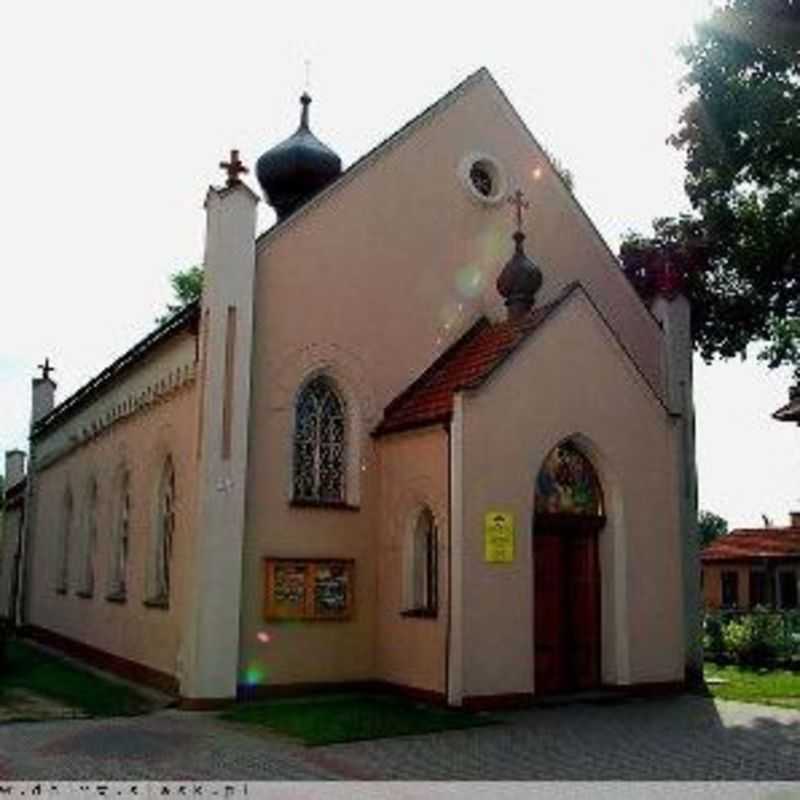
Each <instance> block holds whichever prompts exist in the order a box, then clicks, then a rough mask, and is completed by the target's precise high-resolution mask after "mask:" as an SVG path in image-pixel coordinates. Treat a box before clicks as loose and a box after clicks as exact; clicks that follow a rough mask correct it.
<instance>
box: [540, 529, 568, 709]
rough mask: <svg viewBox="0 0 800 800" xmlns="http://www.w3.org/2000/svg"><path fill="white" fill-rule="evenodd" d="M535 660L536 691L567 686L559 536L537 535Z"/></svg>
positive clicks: (553, 689) (557, 689) (561, 562)
mask: <svg viewBox="0 0 800 800" xmlns="http://www.w3.org/2000/svg"><path fill="white" fill-rule="evenodd" d="M533 542H534V553H533V563H534V594H535V597H534V626H535V627H534V643H535V652H534V661H535V676H534V677H535V681H536V683H535V687H536V693H537V694H555V693H558V692H561V691H564V689H565V688H566V684H565V678H566V670H567V663H566V655H567V653H566V635H565V634H566V631H565V622H566V620H565V614H564V611H565V608H564V602H563V598H562V597H561V592H562V590H563V588H564V587H563V578H562V575H563V572H564V564H563V560H564V559H563V548H562V546H561V545H562V541H561V538H560V537H559V536H547V535H541V536H535V537H534V539H533Z"/></svg>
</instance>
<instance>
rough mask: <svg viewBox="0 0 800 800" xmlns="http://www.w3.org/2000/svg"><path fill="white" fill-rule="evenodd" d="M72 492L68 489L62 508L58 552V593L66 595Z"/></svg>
mask: <svg viewBox="0 0 800 800" xmlns="http://www.w3.org/2000/svg"><path fill="white" fill-rule="evenodd" d="M72 510H73V501H72V490H71V489H70V488H69V487H67V490H66V491H65V492H64V501H63V504H62V508H61V530H60V532H59V533H60V536H59V540H58V548H57V552H56V581H55V583H56V591H57V592H59V593H60V594H64V593H65V592H66V591H67V584H68V583H69V549H70V539H71V537H72V513H73V511H72Z"/></svg>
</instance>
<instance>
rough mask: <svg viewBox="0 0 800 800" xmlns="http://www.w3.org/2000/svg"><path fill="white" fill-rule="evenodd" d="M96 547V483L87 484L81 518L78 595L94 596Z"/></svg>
mask: <svg viewBox="0 0 800 800" xmlns="http://www.w3.org/2000/svg"><path fill="white" fill-rule="evenodd" d="M96 547H97V481H96V480H92V481H91V483H90V484H89V494H88V497H87V499H86V512H85V515H84V518H83V559H82V560H83V565H82V569H81V573H80V585H79V587H78V594H79V595H81V596H82V597H91V596H92V595H93V594H94V555H95V549H96Z"/></svg>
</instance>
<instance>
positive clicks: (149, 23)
mask: <svg viewBox="0 0 800 800" xmlns="http://www.w3.org/2000/svg"><path fill="white" fill-rule="evenodd" d="M708 8H709V2H708V0H671V2H669V3H665V2H663V0H633V1H631V2H629V1H628V0H606V2H604V3H576V2H572V3H569V2H562V3H553V2H540V1H537V0H532V1H529V2H527V3H519V2H505V1H504V0H495V2H493V3H490V4H487V3H481V4H477V3H470V2H457V3H455V2H450V0H438V2H436V3H432V2H427V3H419V2H413V1H412V0H409V1H407V2H405V3H402V4H374V3H373V4H369V5H367V4H362V3H360V2H359V3H355V2H343V3H315V2H311V0H309V1H308V2H305V3H302V4H292V3H281V4H278V3H272V2H270V3H268V2H263V0H262V2H238V1H237V0H228V1H227V2H225V3H224V4H223V3H204V2H199V0H194V2H190V3H189V2H182V1H181V0H172V1H171V2H169V3H165V2H148V0H141V2H137V3H128V4H122V3H108V2H88V1H86V0H70V2H69V3H64V2H37V0H26V2H25V3H3V4H2V5H1V6H0V75H1V76H2V79H0V80H2V93H1V94H0V98H1V99H0V102H1V103H2V105H3V124H2V126H0V155H1V156H2V171H1V172H0V174H2V176H3V180H4V191H3V192H2V193H0V214H2V220H3V223H2V225H1V226H0V449H2V450H7V449H10V448H12V447H20V448H22V449H27V442H26V439H27V426H28V419H29V414H30V379H31V377H32V376H33V375H34V373H35V367H36V365H37V364H39V363H41V361H42V359H43V358H44V357H45V356H49V358H50V359H51V361H52V363H53V364H54V365H55V366H56V370H57V371H56V373H55V375H54V378H55V379H56V381H57V382H58V398H60V399H63V398H65V397H67V396H68V395H69V394H70V393H71V392H73V391H75V389H77V388H78V387H79V386H80V385H82V384H83V383H85V382H86V381H87V380H89V379H90V378H91V377H92V376H93V375H95V374H96V373H97V372H99V371H100V370H101V369H102V368H103V367H104V366H106V365H107V364H108V363H109V362H110V361H111V360H113V359H114V358H115V357H116V356H118V355H119V354H121V353H122V352H124V351H125V350H126V349H128V347H130V346H131V345H132V344H133V343H134V342H135V341H136V340H138V339H139V338H141V337H142V336H144V335H145V334H146V333H148V331H149V330H150V329H151V328H152V327H153V322H154V320H155V318H156V317H157V316H158V315H159V314H160V313H162V312H163V309H164V306H165V304H166V302H167V301H168V300H169V299H170V295H171V292H170V288H169V282H168V279H169V275H170V274H171V273H173V272H174V271H175V270H177V269H182V268H185V267H187V266H189V265H192V264H197V263H200V262H201V260H202V248H203V228H204V215H203V208H202V203H203V197H204V194H205V191H206V189H207V187H208V185H209V184H211V183H215V184H218V183H220V182H221V176H220V171H219V169H218V166H217V165H218V162H219V161H220V160H222V159H223V158H224V157H226V156H227V154H228V153H229V151H230V148H232V147H238V148H239V150H240V151H241V154H242V158H243V160H244V161H245V163H249V164H251V165H252V163H253V162H254V161H255V159H256V158H257V157H258V156H259V155H260V154H261V153H262V152H263V151H264V150H265V149H267V148H268V147H270V146H271V145H273V144H276V143H277V142H279V141H281V140H282V139H284V138H286V136H288V135H289V134H291V133H292V132H293V131H294V129H295V127H296V125H297V118H298V96H299V94H300V93H301V91H302V90H303V88H304V85H305V79H306V66H305V65H306V61H309V62H310V66H309V68H308V72H309V75H310V78H309V81H310V90H311V94H312V96H313V98H314V103H313V105H312V107H311V114H312V127H313V129H314V131H315V132H316V133H317V135H318V136H319V137H320V138H321V139H322V140H323V141H325V142H326V143H328V144H329V145H331V146H333V147H334V148H335V149H336V150H337V152H338V153H339V154H340V155H341V157H342V160H343V162H344V166H345V167H346V166H347V165H349V164H350V163H352V162H353V161H354V160H355V159H357V158H358V157H359V156H360V155H362V154H363V153H364V152H366V151H367V150H369V149H370V148H371V147H373V146H374V145H375V144H376V143H378V142H379V141H381V140H382V139H384V138H385V137H386V136H387V135H389V134H390V133H391V132H393V131H394V130H396V129H397V128H398V127H400V126H401V125H403V124H404V123H405V122H406V121H407V120H408V119H410V118H411V117H413V116H414V115H416V114H417V113H418V112H419V111H420V110H421V109H422V108H424V107H426V106H427V105H429V104H430V103H431V102H433V101H435V100H436V99H437V98H438V97H439V96H441V95H442V94H443V93H444V92H446V91H447V90H449V89H450V88H452V87H453V86H454V85H455V84H457V83H458V82H459V81H461V80H462V79H463V78H464V77H465V76H466V75H468V74H469V73H471V72H473V71H474V70H475V69H477V68H478V67H480V66H487V67H488V68H489V69H490V70H491V71H492V73H493V75H494V77H495V79H496V80H497V81H498V82H499V84H500V85H501V87H502V88H503V89H504V91H505V92H506V93H507V94H508V96H509V99H510V100H511V102H512V103H513V104H514V105H515V107H516V108H517V110H518V111H519V113H520V114H521V116H522V117H523V119H525V121H526V122H527V124H528V126H529V127H530V128H531V130H532V131H533V133H534V135H535V136H536V137H537V138H538V140H539V141H540V142H541V143H542V144H543V145H544V146H545V147H547V148H548V150H550V152H552V153H553V154H554V155H555V156H557V158H558V159H559V160H560V161H561V162H562V163H563V164H564V165H565V166H567V167H568V168H569V169H570V171H571V172H572V173H573V175H574V177H575V194H576V196H577V198H578V200H579V201H580V202H581V204H582V205H583V206H584V208H585V209H586V211H587V212H588V214H589V216H590V217H591V218H592V219H593V220H594V222H595V224H596V225H597V227H598V229H599V230H600V232H601V233H602V235H603V236H604V238H605V239H606V241H607V242H608V243H609V245H610V246H611V248H612V249H613V250H614V251H616V250H617V248H618V246H619V242H620V238H621V236H622V235H623V234H624V232H625V231H626V230H628V229H636V230H640V231H646V230H648V228H649V224H650V221H651V220H652V219H653V218H654V217H657V216H662V215H668V214H674V213H677V212H679V211H682V210H686V209H687V208H688V205H687V201H686V199H685V196H684V193H683V188H682V187H683V156H682V155H681V154H680V153H679V152H677V151H675V150H674V149H673V148H671V147H669V146H668V145H667V144H666V143H665V140H666V138H667V136H669V134H670V133H672V132H673V131H674V130H675V129H676V127H677V123H678V117H679V114H680V111H681V108H682V107H683V105H684V104H685V102H686V97H685V95H682V94H681V93H680V91H679V81H680V78H681V76H682V74H683V72H684V66H683V64H682V62H681V60H680V57H679V55H678V53H677V47H678V46H679V45H680V44H681V43H682V42H685V41H687V40H688V39H689V37H690V36H691V34H692V27H693V25H694V23H695V22H696V21H698V20H699V19H701V18H702V17H703V16H705V15H706V13H707V10H708ZM272 220H273V215H272V212H271V210H270V209H269V208H268V207H267V206H266V205H265V204H261V205H260V229H264V228H266V227H267V226H268V225H269V224H271V222H272ZM754 352H755V351H753V353H751V356H752V355H754ZM789 383H790V376H789V372H788V370H776V371H769V370H767V369H766V367H764V365H763V364H760V363H759V362H757V361H756V360H755V359H754V358H752V357H751V358H749V359H748V360H747V361H745V362H741V361H739V360H735V361H730V362H715V363H714V364H713V365H711V366H707V365H704V364H703V363H702V362H699V361H698V362H697V364H696V386H695V401H696V404H697V425H698V427H697V432H698V468H699V474H700V505H701V507H702V508H706V509H709V510H713V511H714V512H716V513H718V514H721V515H722V516H723V517H725V518H726V519H727V520H728V522H729V524H730V525H731V527H737V526H743V525H761V520H762V514H766V515H767V516H768V517H769V518H771V519H772V520H773V521H775V522H776V523H777V524H781V523H784V522H785V520H786V517H787V514H788V512H789V510H790V508H791V509H800V446H799V445H800V429H798V428H797V427H795V426H789V425H787V424H785V423H784V424H781V423H778V422H776V421H774V420H772V419H771V416H770V415H771V413H772V412H773V411H774V410H775V409H776V408H778V407H779V406H780V405H783V404H784V403H785V402H786V398H787V392H788V386H789Z"/></svg>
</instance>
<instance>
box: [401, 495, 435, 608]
mask: <svg viewBox="0 0 800 800" xmlns="http://www.w3.org/2000/svg"><path fill="white" fill-rule="evenodd" d="M437 538H438V537H437V531H436V520H435V519H434V516H433V513H432V512H431V510H430V509H429V508H428V507H427V506H426V507H425V508H423V509H422V510H421V511H420V512H419V514H418V515H417V517H416V520H415V521H414V527H413V528H412V530H411V531H410V535H409V536H407V537H406V542H405V601H404V604H403V605H404V606H405V610H404V611H403V614H404V615H405V616H415V617H434V616H436V611H437V580H436V577H437V566H436V560H437V559H436V553H437Z"/></svg>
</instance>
